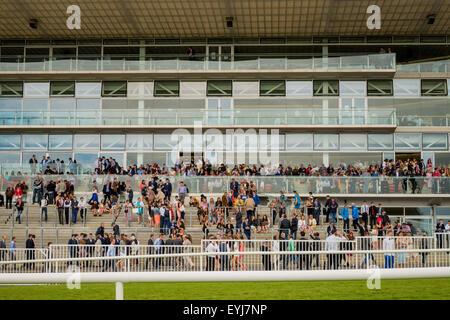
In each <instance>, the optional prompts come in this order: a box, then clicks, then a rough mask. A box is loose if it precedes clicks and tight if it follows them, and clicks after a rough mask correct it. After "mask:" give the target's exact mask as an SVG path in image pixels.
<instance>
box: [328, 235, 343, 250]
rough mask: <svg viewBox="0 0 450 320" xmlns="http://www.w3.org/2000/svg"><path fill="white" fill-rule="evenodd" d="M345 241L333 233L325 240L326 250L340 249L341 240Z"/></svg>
mask: <svg viewBox="0 0 450 320" xmlns="http://www.w3.org/2000/svg"><path fill="white" fill-rule="evenodd" d="M341 241H343V239H342V238H341V237H337V236H336V235H334V234H332V235H331V236H328V237H327V239H326V240H325V251H339V242H341Z"/></svg>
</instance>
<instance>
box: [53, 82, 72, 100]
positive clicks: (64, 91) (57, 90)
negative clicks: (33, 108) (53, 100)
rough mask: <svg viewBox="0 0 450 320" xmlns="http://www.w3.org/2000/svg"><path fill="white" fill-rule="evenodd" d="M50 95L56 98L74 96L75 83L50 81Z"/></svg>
mask: <svg viewBox="0 0 450 320" xmlns="http://www.w3.org/2000/svg"><path fill="white" fill-rule="evenodd" d="M50 95H51V96H56V97H73V96H75V81H52V82H50Z"/></svg>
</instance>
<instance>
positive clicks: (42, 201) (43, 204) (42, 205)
mask: <svg viewBox="0 0 450 320" xmlns="http://www.w3.org/2000/svg"><path fill="white" fill-rule="evenodd" d="M46 206H47V199H45V198H42V199H41V207H46Z"/></svg>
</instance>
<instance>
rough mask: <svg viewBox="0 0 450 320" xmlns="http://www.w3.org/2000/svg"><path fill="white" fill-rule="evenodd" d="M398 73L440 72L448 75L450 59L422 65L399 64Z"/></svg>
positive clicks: (421, 63) (422, 63)
mask: <svg viewBox="0 0 450 320" xmlns="http://www.w3.org/2000/svg"><path fill="white" fill-rule="evenodd" d="M397 72H411V73H417V72H421V73H422V72H439V73H447V72H450V59H447V60H437V61H427V62H420V63H410V64H398V65H397Z"/></svg>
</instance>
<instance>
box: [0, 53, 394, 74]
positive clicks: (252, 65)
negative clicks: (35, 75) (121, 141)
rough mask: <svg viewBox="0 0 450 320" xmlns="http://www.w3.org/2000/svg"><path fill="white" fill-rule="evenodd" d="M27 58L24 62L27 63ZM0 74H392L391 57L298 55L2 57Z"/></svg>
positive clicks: (390, 55) (392, 56) (381, 55)
mask: <svg viewBox="0 0 450 320" xmlns="http://www.w3.org/2000/svg"><path fill="white" fill-rule="evenodd" d="M27 59H28V60H27ZM0 61H1V62H0V72H29V71H40V72H42V71H44V72H46V71H214V70H309V71H311V70H333V71H340V70H361V69H362V70H390V71H395V65H396V64H395V54H394V53H389V54H388V53H387V54H372V55H361V56H340V57H312V58H311V57H308V58H304V57H301V56H275V57H274V56H273V55H270V56H246V55H234V57H231V56H230V55H217V56H211V55H210V56H205V55H195V56H194V57H188V56H173V55H171V56H167V55H164V56H162V55H161V56H156V55H152V56H147V57H146V58H145V60H143V59H142V60H140V59H139V57H120V58H118V57H113V58H109V59H108V58H105V57H103V58H100V57H88V58H80V57H78V58H76V57H69V58H66V57H65V58H62V59H56V58H53V59H50V58H49V57H36V56H33V58H32V60H31V61H30V58H28V57H26V58H23V57H16V56H15V57H8V56H2V58H1V60H0Z"/></svg>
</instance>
